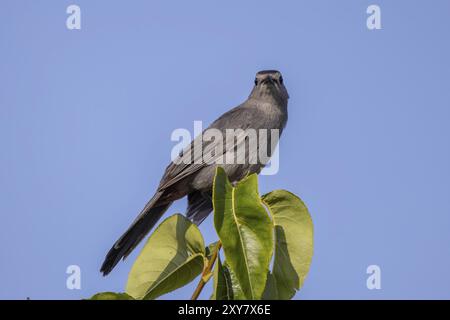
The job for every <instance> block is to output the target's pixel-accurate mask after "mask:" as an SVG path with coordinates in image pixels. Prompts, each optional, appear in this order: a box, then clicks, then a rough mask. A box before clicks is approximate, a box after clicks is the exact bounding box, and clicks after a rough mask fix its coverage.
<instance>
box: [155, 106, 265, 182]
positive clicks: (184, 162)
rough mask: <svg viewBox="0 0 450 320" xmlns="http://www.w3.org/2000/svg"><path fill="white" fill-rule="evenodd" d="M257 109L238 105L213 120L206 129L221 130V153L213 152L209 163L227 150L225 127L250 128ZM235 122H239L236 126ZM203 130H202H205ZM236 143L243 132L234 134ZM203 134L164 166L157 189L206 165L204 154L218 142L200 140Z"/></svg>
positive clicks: (243, 139)
mask: <svg viewBox="0 0 450 320" xmlns="http://www.w3.org/2000/svg"><path fill="white" fill-rule="evenodd" d="M255 112H257V110H255V109H253V108H252V109H250V108H245V107H242V106H238V107H236V108H234V109H232V110H230V111H228V112H226V113H224V114H223V115H222V116H221V117H219V118H218V119H217V120H216V121H214V122H213V123H212V124H211V125H210V126H209V127H208V128H207V129H205V131H206V130H208V129H218V130H219V131H221V132H222V135H223V139H224V140H223V141H222V146H223V147H222V150H223V152H222V153H218V154H214V156H213V157H212V158H211V159H210V160H208V162H209V164H210V163H214V162H215V160H217V159H218V158H219V157H221V156H223V155H224V154H225V153H226V152H227V151H228V150H227V149H226V141H225V138H226V135H225V130H226V129H242V130H246V129H248V128H250V126H251V123H252V119H253V118H254V116H255ZM236 124H239V125H238V126H237V125H236ZM205 131H203V132H205ZM235 137H236V138H235V139H236V140H235V141H236V144H237V145H239V144H241V143H243V142H244V141H245V138H246V136H245V134H244V133H243V132H240V134H239V132H238V134H237V135H236V136H235ZM202 140H203V134H202V135H199V136H198V137H196V138H195V139H194V140H193V141H192V142H191V144H190V145H189V146H187V147H186V148H185V149H184V150H183V152H182V154H180V155H179V156H178V158H177V159H176V160H175V161H172V162H171V163H170V164H169V165H168V166H167V168H166V171H165V173H164V176H163V178H162V179H161V182H160V185H159V187H158V190H163V189H165V188H167V187H169V186H171V185H173V184H174V183H176V182H178V181H180V180H182V179H184V178H186V177H188V176H190V175H192V174H193V173H195V172H197V171H198V170H200V169H202V168H204V167H205V166H208V165H209V164H208V163H205V162H204V161H203V155H204V154H209V155H210V154H211V153H212V151H213V150H215V148H216V147H217V145H218V144H219V142H218V141H216V140H215V139H213V140H212V141H202ZM235 146H236V145H234V146H228V149H232V148H234V147H235Z"/></svg>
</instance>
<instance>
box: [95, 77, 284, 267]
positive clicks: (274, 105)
mask: <svg viewBox="0 0 450 320" xmlns="http://www.w3.org/2000/svg"><path fill="white" fill-rule="evenodd" d="M288 99H289V95H288V93H287V90H286V88H285V87H284V84H283V77H282V76H281V73H280V72H279V71H276V70H265V71H260V72H258V73H257V74H256V79H255V86H254V88H253V90H252V92H251V93H250V96H249V97H248V99H247V100H246V101H245V102H244V103H242V104H241V105H239V106H238V107H236V108H234V109H232V110H230V111H228V112H226V113H225V114H223V115H222V116H221V117H220V118H218V119H217V120H216V121H214V122H213V123H212V124H211V125H210V126H209V127H208V128H207V129H206V130H205V131H207V130H208V129H211V128H214V129H218V130H219V131H220V132H222V133H223V136H226V131H227V129H235V130H236V129H242V130H240V133H239V134H240V135H241V136H242V135H245V133H243V132H244V131H245V130H248V129H253V130H255V131H256V132H260V129H267V130H269V131H270V130H272V129H276V130H278V132H279V134H281V132H282V130H283V128H284V127H285V125H286V122H287V102H288ZM216 131H217V130H216ZM236 131H237V130H236ZM202 136H203V135H200V137H197V138H195V139H194V141H193V142H191V144H190V146H189V147H188V148H186V149H185V150H187V152H184V153H180V156H179V158H178V160H180V159H186V157H188V156H189V157H190V159H192V161H175V160H177V159H175V160H174V161H172V162H171V163H170V164H169V166H168V167H167V168H166V171H165V173H164V176H163V177H162V179H161V182H160V184H159V187H158V189H157V191H156V193H155V195H154V196H153V198H151V199H150V201H149V202H148V203H147V205H146V206H145V207H144V209H143V210H142V211H141V213H140V214H139V216H138V217H137V218H136V219H135V220H134V222H133V223H132V224H131V226H130V227H129V228H128V230H127V231H126V232H125V233H124V234H123V235H122V236H121V237H120V239H119V240H117V241H116V243H115V244H114V246H113V247H112V248H111V250H109V252H108V254H107V255H106V258H105V261H104V262H103V265H102V267H101V270H100V271H101V272H103V275H107V274H108V273H110V272H111V270H112V269H113V268H114V266H115V265H116V264H117V263H118V262H119V261H120V259H122V258H125V257H126V256H128V255H129V254H130V252H131V251H132V250H133V249H134V248H135V247H136V246H137V245H138V243H139V242H140V241H141V240H142V239H143V238H144V237H145V235H146V234H147V233H148V232H149V231H150V229H152V228H153V226H154V225H155V224H156V222H157V221H158V220H159V219H160V218H161V216H162V215H163V214H164V212H165V211H166V210H167V209H168V208H169V206H170V205H171V204H172V202H174V201H175V200H178V199H180V198H182V197H184V196H186V195H187V196H188V208H187V212H186V216H187V217H188V218H189V219H191V220H192V221H193V222H195V223H196V224H200V223H201V222H202V221H203V220H204V219H205V218H206V217H207V216H208V214H209V213H210V212H211V211H212V201H211V189H212V184H213V178H214V174H215V169H216V166H217V165H218V164H217V163H211V162H210V161H209V162H208V163H206V162H205V161H199V159H198V157H202V152H203V153H204V152H205V150H216V149H215V147H216V146H218V142H219V141H218V140H217V139H210V140H206V139H203V138H202ZM239 138H242V137H239V136H236V138H235V139H233V141H232V143H231V144H227V143H222V144H221V145H222V146H223V148H222V149H220V148H219V150H222V151H219V152H221V153H222V156H224V157H226V155H227V153H232V152H235V151H236V150H235V149H236V147H237V144H239V143H242V141H244V143H245V139H239ZM244 138H246V137H244ZM198 139H200V140H198ZM198 141H200V143H196V142H198ZM222 142H223V141H222ZM276 142H278V140H277V141H276ZM267 143H268V145H269V149H270V145H271V142H267ZM199 147H200V148H202V152H196V151H198V150H195V149H196V148H199ZM246 148H247V151H248V152H247V153H245V161H244V163H242V162H239V163H228V162H225V164H223V165H221V166H222V167H223V168H224V170H225V172H226V173H227V175H228V177H229V179H230V180H231V181H232V182H236V181H239V180H241V179H242V178H244V177H245V176H246V175H248V174H251V173H259V172H260V170H261V169H262V168H263V167H264V165H265V164H266V161H256V163H255V161H249V158H253V159H255V157H256V153H257V152H258V148H259V147H257V148H256V149H255V148H253V149H252V148H248V147H246ZM268 154H269V156H270V155H271V150H268ZM215 156H218V154H215ZM200 160H201V159H200Z"/></svg>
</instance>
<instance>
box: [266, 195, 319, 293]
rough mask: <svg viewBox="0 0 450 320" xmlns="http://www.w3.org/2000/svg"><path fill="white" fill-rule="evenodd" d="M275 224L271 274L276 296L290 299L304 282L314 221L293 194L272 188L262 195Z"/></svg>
mask: <svg viewBox="0 0 450 320" xmlns="http://www.w3.org/2000/svg"><path fill="white" fill-rule="evenodd" d="M262 200H263V202H264V203H265V204H266V206H267V208H268V209H269V212H270V213H271V215H272V217H273V221H274V224H275V258H274V264H273V272H272V273H273V276H274V278H275V282H276V287H277V292H278V298H279V299H282V300H286V299H290V298H292V297H293V296H294V294H295V292H296V290H299V289H300V288H301V286H302V285H303V281H304V279H305V277H306V275H307V274H308V271H309V266H310V265H311V260H312V255H313V223H312V220H311V216H310V215H309V212H308V209H307V208H306V206H305V204H304V203H303V202H302V200H300V198H298V197H297V196H296V195H294V194H292V193H290V192H288V191H285V190H275V191H272V192H270V193H268V194H266V195H264V196H263V197H262Z"/></svg>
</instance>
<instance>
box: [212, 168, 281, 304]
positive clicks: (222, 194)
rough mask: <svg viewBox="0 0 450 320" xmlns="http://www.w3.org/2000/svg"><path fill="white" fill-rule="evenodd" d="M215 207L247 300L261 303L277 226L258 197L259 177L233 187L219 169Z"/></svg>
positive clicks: (231, 263) (221, 234) (228, 254)
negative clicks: (274, 229)
mask: <svg viewBox="0 0 450 320" xmlns="http://www.w3.org/2000/svg"><path fill="white" fill-rule="evenodd" d="M213 207H214V226H215V228H216V230H217V233H218V235H219V238H220V240H221V241H222V245H223V250H224V254H225V257H226V260H227V263H228V265H229V266H230V267H231V270H232V271H233V274H234V275H235V276H236V279H237V280H238V283H239V285H240V287H241V288H242V292H243V293H244V295H245V297H246V298H247V299H261V296H262V294H263V291H264V288H265V284H266V278H267V273H268V271H269V264H270V260H271V256H272V251H273V249H272V248H273V234H272V233H273V224H272V222H271V220H270V217H269V215H268V214H267V212H266V209H265V207H264V205H263V204H262V202H261V198H260V196H259V194H258V180H257V176H256V174H252V175H250V176H248V177H246V178H245V179H244V180H242V181H241V182H239V183H237V185H236V186H235V187H233V186H232V185H231V183H230V181H229V180H228V178H227V176H226V173H225V171H224V170H223V169H222V168H220V167H218V168H217V170H216V176H215V178H214V187H213Z"/></svg>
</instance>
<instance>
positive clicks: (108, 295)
mask: <svg viewBox="0 0 450 320" xmlns="http://www.w3.org/2000/svg"><path fill="white" fill-rule="evenodd" d="M89 300H134V299H133V297H130V296H129V295H128V294H126V293H115V292H100V293H97V294H94V295H93V296H92V297H91V298H90V299H89Z"/></svg>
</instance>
